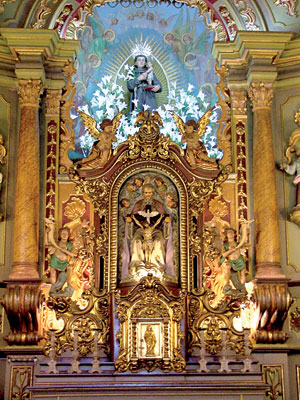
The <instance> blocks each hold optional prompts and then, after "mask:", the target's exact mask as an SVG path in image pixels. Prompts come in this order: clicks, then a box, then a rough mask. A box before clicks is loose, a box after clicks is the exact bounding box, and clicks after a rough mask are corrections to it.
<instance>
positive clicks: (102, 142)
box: [77, 110, 122, 169]
mask: <svg viewBox="0 0 300 400" xmlns="http://www.w3.org/2000/svg"><path fill="white" fill-rule="evenodd" d="M77 111H78V113H79V114H80V116H81V118H82V120H83V123H84V125H85V126H86V128H87V129H88V131H89V133H90V134H91V135H92V136H93V138H95V139H96V141H95V142H94V144H93V148H92V151H91V154H90V155H89V156H88V157H86V158H83V159H82V160H80V161H78V165H81V166H82V168H84V169H94V168H102V167H104V165H105V164H106V163H107V162H108V160H109V159H110V157H111V153H112V143H113V142H116V141H117V138H116V131H117V128H118V126H119V124H120V119H121V116H122V113H119V114H117V115H116V116H115V117H114V118H113V119H112V120H110V119H108V118H104V119H103V121H102V122H101V124H100V129H101V131H99V130H98V129H97V127H96V125H97V122H96V121H95V120H94V119H93V118H92V117H91V116H90V115H88V114H86V113H84V112H83V111H80V110H77Z"/></svg>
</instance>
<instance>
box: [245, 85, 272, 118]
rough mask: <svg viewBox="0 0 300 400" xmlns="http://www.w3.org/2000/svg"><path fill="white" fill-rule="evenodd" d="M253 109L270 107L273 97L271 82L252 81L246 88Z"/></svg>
mask: <svg viewBox="0 0 300 400" xmlns="http://www.w3.org/2000/svg"><path fill="white" fill-rule="evenodd" d="M248 94H249V97H250V100H251V102H252V106H253V111H254V110H256V109H270V108H271V104H272V98H273V85H272V83H264V82H252V83H251V85H250V87H249V88H248Z"/></svg>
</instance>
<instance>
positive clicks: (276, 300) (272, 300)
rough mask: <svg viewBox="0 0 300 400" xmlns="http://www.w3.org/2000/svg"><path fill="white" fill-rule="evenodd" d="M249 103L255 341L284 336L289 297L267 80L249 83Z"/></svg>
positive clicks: (276, 339)
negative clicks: (256, 315) (282, 262)
mask: <svg viewBox="0 0 300 400" xmlns="http://www.w3.org/2000/svg"><path fill="white" fill-rule="evenodd" d="M249 97H250V99H251V101H252V105H253V116H254V127H253V131H254V132H253V195H254V218H255V250H256V275H255V278H256V301H257V304H258V305H259V307H260V321H259V327H258V330H257V337H256V340H257V342H261V343H278V342H284V341H285V340H286V334H285V332H284V331H283V330H282V327H283V323H284V321H285V318H286V315H287V311H288V309H289V306H290V304H291V301H292V298H291V295H290V293H289V291H288V285H287V282H288V279H287V278H286V277H285V275H283V274H282V273H281V267H280V239H279V224H278V206H277V196H276V183H275V162H274V152H273V140H272V128H271V115H270V108H271V102H272V97H273V88H272V84H271V83H252V84H251V86H250V88H249Z"/></svg>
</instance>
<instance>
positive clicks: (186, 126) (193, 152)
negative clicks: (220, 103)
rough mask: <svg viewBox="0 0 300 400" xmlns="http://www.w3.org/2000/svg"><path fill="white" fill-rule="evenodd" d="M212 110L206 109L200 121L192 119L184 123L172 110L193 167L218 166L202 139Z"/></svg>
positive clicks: (206, 167)
mask: <svg viewBox="0 0 300 400" xmlns="http://www.w3.org/2000/svg"><path fill="white" fill-rule="evenodd" d="M211 112H212V110H208V111H206V113H205V114H204V115H203V116H202V117H201V118H200V119H199V121H198V122H196V121H195V120H193V119H191V120H188V121H187V122H186V123H184V122H183V120H182V119H181V118H180V117H179V116H178V115H176V114H175V113H174V112H171V114H172V116H173V118H174V120H175V123H176V125H177V128H178V130H179V132H180V134H181V136H182V137H181V143H186V144H187V147H186V153H185V157H186V159H187V161H188V162H189V163H190V165H191V167H192V168H199V167H200V168H204V169H212V168H213V169H214V168H216V160H215V159H214V158H210V157H209V156H208V154H207V151H206V148H205V146H204V144H203V143H202V142H201V140H200V138H201V137H202V136H203V135H204V133H205V130H206V127H207V125H208V123H209V118H210V115H211Z"/></svg>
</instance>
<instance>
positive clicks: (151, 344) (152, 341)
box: [144, 325, 156, 357]
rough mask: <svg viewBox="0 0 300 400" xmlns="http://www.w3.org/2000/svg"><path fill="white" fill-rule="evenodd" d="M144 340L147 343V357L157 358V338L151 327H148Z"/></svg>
mask: <svg viewBox="0 0 300 400" xmlns="http://www.w3.org/2000/svg"><path fill="white" fill-rule="evenodd" d="M144 340H145V343H146V356H147V357H151V356H152V357H154V356H155V353H154V349H155V345H156V337H155V333H154V332H153V328H152V326H151V325H148V326H147V329H146V331H145V334H144Z"/></svg>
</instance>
